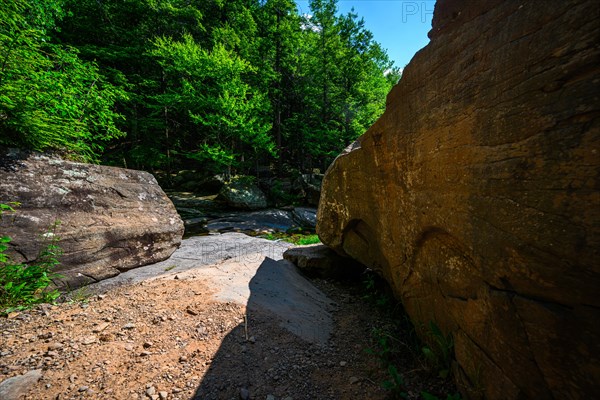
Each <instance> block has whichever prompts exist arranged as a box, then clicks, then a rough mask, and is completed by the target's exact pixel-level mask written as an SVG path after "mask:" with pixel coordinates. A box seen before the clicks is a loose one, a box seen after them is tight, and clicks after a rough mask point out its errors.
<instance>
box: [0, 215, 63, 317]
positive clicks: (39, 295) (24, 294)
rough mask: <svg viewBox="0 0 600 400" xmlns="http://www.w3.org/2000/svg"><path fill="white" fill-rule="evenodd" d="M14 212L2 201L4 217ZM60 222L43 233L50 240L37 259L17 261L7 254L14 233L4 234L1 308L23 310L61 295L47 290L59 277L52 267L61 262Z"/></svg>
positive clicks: (0, 239)
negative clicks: (27, 261)
mask: <svg viewBox="0 0 600 400" xmlns="http://www.w3.org/2000/svg"><path fill="white" fill-rule="evenodd" d="M6 212H14V209H13V208H12V207H11V206H8V205H6V204H0V218H2V214H3V213H6ZM58 225H59V224H58V223H55V224H53V225H52V227H51V228H50V229H49V230H48V231H47V232H46V233H45V234H44V235H42V236H43V237H44V238H45V240H46V241H47V242H46V244H45V246H44V248H43V250H42V251H41V252H40V255H39V256H38V258H37V259H36V261H35V263H33V264H31V265H25V264H20V263H14V262H13V261H12V260H11V259H10V257H9V256H8V255H7V254H6V251H7V250H8V245H9V243H10V240H11V239H10V237H8V236H2V237H0V311H1V312H3V313H8V312H11V311H15V310H23V309H26V308H29V307H31V306H32V305H34V304H38V303H52V302H54V300H56V298H57V297H58V296H59V295H60V293H59V292H58V290H56V289H55V290H47V289H48V286H49V285H50V284H51V283H52V280H53V279H56V278H59V277H60V275H58V274H55V273H53V272H52V270H53V269H54V268H55V267H56V266H57V265H58V264H59V262H58V257H59V256H60V255H61V254H62V251H61V249H60V247H59V246H58V241H59V238H58V237H57V236H56V235H55V231H56V228H57V227H58Z"/></svg>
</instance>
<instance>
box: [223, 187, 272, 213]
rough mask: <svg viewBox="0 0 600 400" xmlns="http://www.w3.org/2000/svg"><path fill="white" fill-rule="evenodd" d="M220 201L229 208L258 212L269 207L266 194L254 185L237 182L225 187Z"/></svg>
mask: <svg viewBox="0 0 600 400" xmlns="http://www.w3.org/2000/svg"><path fill="white" fill-rule="evenodd" d="M218 199H219V200H221V201H223V202H225V203H226V204H227V205H228V206H229V207H232V208H239V209H243V210H258V209H261V208H266V207H267V198H266V196H265V194H264V193H263V192H262V191H261V190H260V189H259V188H258V186H256V185H254V184H253V183H250V182H246V181H243V180H236V181H233V182H230V183H228V184H226V185H224V186H223V187H222V188H221V190H220V191H219V196H218Z"/></svg>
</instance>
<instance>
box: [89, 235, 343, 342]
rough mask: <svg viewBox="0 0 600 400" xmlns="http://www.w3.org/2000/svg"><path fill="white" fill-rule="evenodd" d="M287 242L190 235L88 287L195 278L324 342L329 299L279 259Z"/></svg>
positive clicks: (220, 296)
mask: <svg viewBox="0 0 600 400" xmlns="http://www.w3.org/2000/svg"><path fill="white" fill-rule="evenodd" d="M291 247H293V245H291V244H289V243H284V242H275V241H269V240H265V239H260V238H254V237H250V236H247V235H245V234H242V233H225V234H222V235H209V236H197V237H192V238H188V239H184V240H183V241H182V243H181V247H180V248H179V249H178V250H177V251H176V252H175V253H173V255H172V256H171V258H169V259H168V260H165V261H163V262H160V263H156V264H153V265H148V266H146V267H144V268H138V269H134V270H130V271H127V272H124V273H122V274H120V275H118V276H116V277H114V278H111V279H107V280H104V281H102V282H99V283H96V284H94V285H91V286H89V288H90V290H91V291H93V292H98V293H100V292H104V291H106V290H108V289H109V288H112V287H115V286H120V285H124V284H131V283H138V282H142V281H150V280H155V279H181V280H185V279H195V280H198V279H201V280H205V281H206V284H207V286H208V287H210V288H211V289H212V290H213V293H212V296H213V297H214V299H215V300H216V301H219V302H236V303H239V304H243V305H246V306H247V309H249V310H252V311H260V312H266V313H270V314H272V315H273V316H274V317H275V318H277V319H278V320H279V321H280V325H281V326H282V327H284V328H286V329H288V330H289V331H291V332H292V333H294V334H296V335H298V336H299V337H301V338H302V339H304V340H306V341H309V342H313V343H319V344H324V343H326V342H327V340H328V338H329V337H330V334H331V331H332V328H333V321H332V317H331V313H330V308H331V305H332V301H331V300H330V299H329V298H327V296H325V295H324V294H323V293H322V292H321V291H320V290H319V289H317V288H316V287H315V286H314V285H313V284H312V283H311V282H310V281H308V280H307V279H306V278H304V277H303V276H302V275H301V274H300V273H299V272H298V270H297V269H296V268H295V267H294V266H293V264H291V263H290V262H288V261H285V260H283V253H284V251H285V250H287V249H289V248H291Z"/></svg>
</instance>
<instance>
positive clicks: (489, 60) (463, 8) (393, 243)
mask: <svg viewBox="0 0 600 400" xmlns="http://www.w3.org/2000/svg"><path fill="white" fill-rule="evenodd" d="M430 38H431V42H430V43H429V44H428V45H427V46H426V47H425V48H424V49H422V50H421V51H420V52H418V53H417V54H416V56H415V57H414V58H413V60H412V61H411V62H410V64H409V65H408V66H407V67H406V69H405V70H404V74H403V77H402V79H401V80H400V82H399V83H398V85H396V86H395V87H394V89H393V90H392V92H391V93H390V94H389V96H388V100H387V109H386V111H385V113H384V115H383V116H382V117H381V118H380V119H379V120H378V121H377V122H376V123H375V124H374V125H373V126H372V127H371V128H370V129H369V130H368V131H367V133H365V134H364V135H363V136H362V137H360V138H359V139H358V141H357V142H356V143H354V144H353V145H352V146H351V147H349V148H348V149H347V150H346V151H345V152H344V153H343V154H342V155H340V156H339V157H338V158H337V159H336V161H335V162H334V163H333V165H332V166H331V167H330V169H329V170H328V172H327V174H326V176H325V180H324V183H323V192H322V197H321V203H320V206H319V211H318V225H317V231H318V233H319V236H320V237H321V240H322V241H323V242H324V243H325V244H327V245H329V246H330V247H332V248H333V249H335V250H336V251H338V252H339V253H341V254H344V255H348V256H351V257H353V258H355V259H357V260H359V261H361V262H362V263H364V264H366V265H367V266H369V267H371V268H373V269H376V270H378V271H379V272H380V273H381V274H382V275H383V276H384V277H385V278H386V279H387V280H388V281H389V282H390V284H391V285H392V286H393V288H394V290H395V292H396V294H397V295H398V297H399V298H401V299H402V301H403V303H404V306H405V308H406V310H407V312H408V314H409V315H410V317H411V319H412V320H413V322H414V323H415V326H416V328H417V330H418V331H419V332H420V334H421V335H422V337H424V338H427V336H428V334H427V330H428V329H427V326H429V323H430V321H434V322H435V323H437V325H438V326H440V327H441V328H442V330H443V331H444V332H445V333H451V334H452V336H453V338H454V343H455V344H454V352H455V357H456V361H457V362H456V364H455V368H454V372H455V376H456V379H457V382H458V384H459V387H460V388H461V391H462V392H463V394H464V395H465V396H467V397H468V398H482V397H485V398H488V399H517V398H518V399H523V398H531V399H550V398H556V399H559V398H560V399H579V398H591V397H593V396H594V395H597V394H596V391H597V389H598V383H599V382H600V295H599V293H600V192H599V184H600V175H599V167H600V140H599V137H600V129H599V121H600V101H599V100H600V50H599V44H598V43H599V41H598V39H599V38H600V18H598V4H597V2H596V1H592V0H589V1H588V0H581V1H569V2H549V3H542V2H515V1H504V2H500V1H491V2H468V1H443V0H441V1H439V2H438V4H437V5H436V8H435V13H434V20H433V28H432V30H431V32H430Z"/></svg>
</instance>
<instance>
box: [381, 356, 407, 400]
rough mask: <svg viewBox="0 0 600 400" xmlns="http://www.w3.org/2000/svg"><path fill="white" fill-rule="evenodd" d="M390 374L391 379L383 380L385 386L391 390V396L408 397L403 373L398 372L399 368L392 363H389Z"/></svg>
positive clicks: (395, 397)
mask: <svg viewBox="0 0 600 400" xmlns="http://www.w3.org/2000/svg"><path fill="white" fill-rule="evenodd" d="M388 374H389V375H390V379H389V380H387V381H384V382H383V387H384V389H387V390H389V391H390V392H391V398H392V399H408V394H407V393H406V389H405V384H404V379H403V378H402V375H400V374H399V373H398V369H397V368H396V367H395V366H394V365H392V364H390V365H388Z"/></svg>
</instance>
